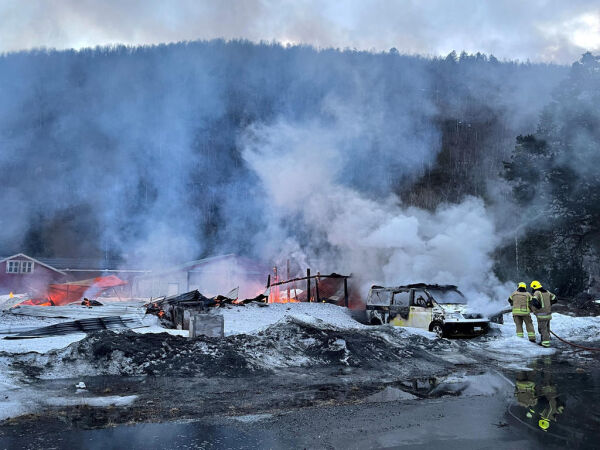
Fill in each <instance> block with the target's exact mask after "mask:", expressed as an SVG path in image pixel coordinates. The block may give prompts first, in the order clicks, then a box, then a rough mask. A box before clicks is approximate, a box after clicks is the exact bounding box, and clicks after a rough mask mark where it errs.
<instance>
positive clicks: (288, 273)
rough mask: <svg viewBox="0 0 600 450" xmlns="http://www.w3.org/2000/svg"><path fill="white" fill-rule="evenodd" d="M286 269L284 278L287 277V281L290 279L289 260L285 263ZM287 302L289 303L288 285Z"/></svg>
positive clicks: (288, 289) (288, 291) (288, 290)
mask: <svg viewBox="0 0 600 450" xmlns="http://www.w3.org/2000/svg"><path fill="white" fill-rule="evenodd" d="M286 269H287V274H286V276H287V279H288V280H289V279H290V260H289V259H288V260H287V261H286ZM287 301H288V302H289V301H290V285H289V284H288V288H287Z"/></svg>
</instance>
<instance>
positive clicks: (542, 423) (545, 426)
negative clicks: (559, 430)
mask: <svg viewBox="0 0 600 450" xmlns="http://www.w3.org/2000/svg"><path fill="white" fill-rule="evenodd" d="M538 425H539V426H540V428H541V429H542V430H544V431H546V430H547V429H548V428H550V421H549V420H548V419H540V421H539V422H538Z"/></svg>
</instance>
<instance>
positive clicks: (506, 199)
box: [0, 40, 599, 294]
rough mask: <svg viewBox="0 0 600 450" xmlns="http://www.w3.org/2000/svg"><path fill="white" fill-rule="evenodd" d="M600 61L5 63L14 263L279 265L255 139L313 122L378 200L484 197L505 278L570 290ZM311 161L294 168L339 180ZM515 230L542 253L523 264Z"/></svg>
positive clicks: (4, 156) (146, 54)
mask: <svg viewBox="0 0 600 450" xmlns="http://www.w3.org/2000/svg"><path fill="white" fill-rule="evenodd" d="M597 67H598V61H597V59H596V58H594V57H593V56H592V55H585V56H584V57H583V59H582V61H581V62H580V63H578V64H576V65H574V66H573V67H572V68H569V67H563V66H556V65H547V64H530V63H518V62H501V61H498V60H497V59H496V58H494V57H493V56H489V57H488V56H486V55H483V54H476V55H468V54H465V53H463V54H461V55H460V56H458V55H457V54H456V53H454V52H452V53H451V54H449V55H448V56H447V57H444V58H425V57H419V56H408V55H402V54H399V53H398V51H396V50H395V49H391V50H390V51H389V52H383V53H370V52H363V51H354V50H335V49H327V50H316V49H314V48H311V47H307V46H288V47H283V46H281V45H278V44H266V43H265V44H253V43H250V42H245V41H231V42H225V41H221V40H215V41H208V42H186V43H177V44H170V45H159V46H149V47H134V48H130V47H111V48H95V49H84V50H81V51H50V50H48V51H47V50H36V51H30V52H20V53H13V54H7V55H3V56H2V57H0V95H1V97H2V99H3V101H2V103H1V104H0V146H1V147H2V153H1V157H0V167H1V168H2V173H3V174H4V181H5V182H4V185H5V187H4V189H3V190H2V191H1V194H0V205H1V207H2V212H3V214H2V216H1V217H0V222H1V223H0V225H1V226H0V245H1V246H2V249H1V252H2V253H3V254H6V255H8V254H11V253H15V252H18V251H24V252H26V253H28V254H32V255H34V256H62V257H84V256H85V257H92V256H94V257H99V256H101V257H104V258H107V259H111V260H113V261H117V262H119V261H120V262H121V263H123V264H130V265H131V264H134V262H135V261H142V260H144V261H146V260H150V259H151V260H154V261H161V262H165V263H166V262H170V261H182V260H185V259H192V258H197V257H201V256H204V255H210V254H215V253H220V252H236V253H241V254H246V255H250V256H258V257H262V258H265V257H268V256H270V255H269V254H268V252H265V250H264V249H265V247H268V245H267V246H265V245H264V243H265V240H266V241H268V242H269V245H271V246H277V244H276V243H273V238H272V236H269V233H268V231H269V229H270V227H271V223H270V222H269V220H270V219H269V215H268V213H266V211H268V210H269V208H272V207H273V206H272V205H271V204H270V200H269V197H268V196H266V195H265V191H264V183H261V182H260V179H259V178H260V177H259V176H258V175H257V172H260V168H259V169H258V170H257V169H256V167H255V168H254V170H251V169H250V168H249V167H248V164H247V161H246V159H245V158H244V146H247V145H248V142H249V141H252V140H253V139H254V138H255V135H254V133H253V130H256V127H257V126H263V125H274V124H278V123H286V124H303V126H309V125H310V126H312V125H315V129H317V130H326V129H335V130H341V131H340V133H339V134H340V136H341V137H340V139H338V140H336V143H335V145H337V146H338V147H339V149H340V154H341V155H343V157H340V158H338V160H336V161H337V162H336V164H338V165H339V167H341V169H342V170H341V171H340V172H339V173H336V174H331V176H332V177H335V178H336V180H335V181H336V183H339V184H340V185H341V186H346V187H349V188H351V189H353V190H356V191H357V192H360V194H361V195H363V196H365V197H366V198H369V199H371V200H373V201H375V202H377V201H379V200H381V201H384V200H385V199H387V198H389V196H390V195H396V196H397V199H398V201H399V202H402V204H403V205H404V206H406V207H409V206H414V207H417V208H420V209H423V210H425V211H433V210H435V209H436V208H437V207H438V206H439V205H441V204H447V203H450V204H451V203H456V202H460V201H462V200H464V199H465V198H467V197H469V196H475V197H479V198H481V199H483V201H484V203H485V204H486V205H487V206H488V207H489V208H490V211H492V213H493V215H494V221H495V223H496V224H497V233H498V235H499V236H500V238H499V239H500V241H501V242H502V245H501V246H500V247H499V248H498V251H497V252H496V253H495V255H494V257H495V262H496V273H497V274H498V275H499V276H500V278H501V279H503V280H514V279H516V277H523V278H525V277H532V276H539V277H543V278H544V279H547V280H550V282H551V284H552V285H553V287H555V288H558V289H559V290H560V291H561V292H563V293H565V294H573V293H576V292H577V291H578V290H581V289H583V288H585V285H586V283H588V281H589V280H588V278H589V277H588V272H590V271H591V270H592V269H591V267H592V265H593V264H592V263H591V262H590V261H594V257H592V256H590V252H589V250H591V249H593V250H595V249H596V247H597V243H596V241H597V235H596V230H595V228H594V223H598V221H597V220H596V215H597V213H598V211H596V209H597V204H598V202H597V201H596V196H597V189H596V185H597V174H596V173H595V172H594V170H592V169H593V167H594V166H595V165H594V161H595V158H597V156H596V153H597V148H598V147H597V145H598V139H599V137H598V135H597V133H598V126H597V125H598V109H597V106H595V105H597V104H598V103H597V100H598V99H597V95H598V94H597V93H598V89H597V88H598V68H597ZM311 124H312V125H311ZM316 124H318V127H317V126H316ZM518 136H520V137H518ZM517 137H518V138H517ZM515 142H516V143H517V146H516V149H515ZM284 147H285V144H282V150H283V149H284ZM513 153H514V154H513ZM311 158H312V159H309V160H306V161H295V163H298V164H307V165H308V167H312V166H311V165H314V167H315V173H316V174H318V177H321V179H325V178H327V177H328V173H327V172H325V173H321V172H319V170H318V166H319V161H318V158H317V159H314V158H313V157H312V156H311ZM511 158H512V159H511ZM504 162H507V163H508V165H507V166H506V168H505V166H504V164H503V163H504ZM281 169H282V170H283V169H284V168H283V167H282V168H281ZM265 170H267V169H265ZM268 170H274V171H275V172H277V170H278V168H275V169H273V168H272V167H269V169H268ZM318 177H317V179H318ZM567 181H568V182H567ZM308 182H310V183H314V180H311V181H309V180H306V179H302V178H301V177H298V178H296V177H290V178H289V179H287V180H286V183H289V184H295V185H301V184H302V183H308ZM286 183H283V184H282V185H281V186H280V187H276V188H275V189H279V188H280V189H282V190H285V189H286V186H285V184H286ZM323 195H327V193H326V192H324V193H323ZM540 205H543V206H540ZM517 206H518V207H517ZM548 208H550V210H551V217H552V219H548V220H546V219H541V217H547V216H545V215H544V211H548ZM356 214H360V211H356ZM559 218H560V219H559ZM563 218H565V220H563ZM301 221H302V217H294V216H290V217H288V218H286V219H285V220H283V221H282V224H280V226H281V227H283V228H285V229H287V230H288V232H289V233H290V234H293V235H294V236H295V237H296V238H297V240H298V242H300V243H302V242H303V241H305V240H307V239H311V238H312V237H310V233H308V232H307V231H306V230H305V229H303V228H302V227H301V226H299V225H298V222H301ZM542 221H543V223H542V225H543V231H541V230H542V225H540V222H542ZM550 222H552V223H551V224H550ZM516 229H518V232H517V234H518V236H519V237H518V238H517V240H518V239H521V240H522V244H521V245H520V249H521V251H522V252H524V253H522V254H523V255H526V254H527V253H526V252H528V253H529V254H531V255H535V257H529V256H528V257H525V256H523V257H522V259H518V258H517V255H515V250H516V248H515V230H516ZM532 230H535V233H533V232H532ZM561 230H568V232H564V231H561ZM549 235H551V236H552V238H549V237H548V236H549ZM465 245H466V246H468V245H469V243H465ZM517 245H518V244H517ZM534 249H535V251H534ZM517 251H518V250H517ZM573 252H575V253H573ZM571 255H577V256H576V257H575V258H572V257H571ZM548 258H550V259H551V261H552V262H547V261H548ZM590 258H591V259H590ZM566 261H569V264H570V266H569V267H570V268H571V269H572V270H573V271H575V272H577V273H578V274H579V275H578V276H579V278H578V279H575V278H573V277H571V276H567V275H566V273H565V272H564V271H563V268H564V263H565V262H566ZM586 261H587V262H588V263H586ZM515 262H516V263H517V264H515ZM585 264H588V265H587V266H585ZM517 266H519V267H517ZM584 266H585V267H584ZM541 267H543V270H542V269H541ZM571 269H570V270H571ZM594 270H595V269H594ZM565 276H567V277H568V278H569V280H571V281H569V282H566V281H564V280H563V278H564V277H565ZM569 283H570V284H569Z"/></svg>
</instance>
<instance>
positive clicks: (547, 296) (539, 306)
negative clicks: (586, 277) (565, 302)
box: [531, 281, 557, 347]
mask: <svg viewBox="0 0 600 450" xmlns="http://www.w3.org/2000/svg"><path fill="white" fill-rule="evenodd" d="M531 289H533V299H532V300H531V310H532V311H533V313H534V314H535V317H536V319H537V324H538V332H539V333H540V336H541V339H542V342H541V343H540V344H541V345H542V347H550V320H552V305H553V304H554V303H556V301H557V300H556V295H554V294H553V293H552V292H550V291H547V290H546V289H544V287H543V286H542V284H541V283H540V282H539V281H532V282H531Z"/></svg>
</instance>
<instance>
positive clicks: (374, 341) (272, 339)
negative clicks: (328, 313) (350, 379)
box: [15, 317, 452, 378]
mask: <svg viewBox="0 0 600 450" xmlns="http://www.w3.org/2000/svg"><path fill="white" fill-rule="evenodd" d="M449 345H452V344H451V343H447V342H443V341H441V340H429V339H427V338H425V337H422V336H418V335H411V334H410V333H408V332H406V331H404V330H399V329H393V328H384V329H361V330H344V329H340V328H337V327H332V326H331V325H328V324H324V323H322V322H321V321H319V320H313V321H303V320H300V319H298V318H295V317H287V318H286V319H285V320H282V321H280V322H278V323H276V324H274V325H272V326H270V327H268V328H266V329H265V330H263V331H262V332H259V333H257V334H254V335H245V334H242V335H236V336H228V337H225V338H208V337H200V338H197V339H186V338H183V337H180V336H172V335H169V334H167V333H160V334H153V335H140V334H137V333H135V332H131V331H126V332H123V333H113V332H111V331H103V332H99V333H94V334H91V335H89V336H88V338H86V339H84V340H82V341H79V342H76V343H73V344H71V345H70V346H68V347H66V348H64V349H61V350H57V351H54V352H50V353H47V354H43V355H39V354H25V355H19V357H18V359H19V363H18V364H17V365H15V367H21V368H27V369H28V373H32V371H31V370H30V369H35V371H34V372H36V373H39V374H40V376H41V377H43V378H55V377H61V376H62V377H64V375H65V374H69V376H71V377H72V376H93V375H157V376H183V377H215V376H226V377H243V376H248V375H251V374H258V373H264V372H273V371H277V370H278V369H286V368H298V367H306V368H316V367H328V368H335V367H348V366H349V367H361V368H377V369H378V370H380V371H384V370H385V368H386V367H387V368H390V370H391V371H392V372H394V373H396V374H400V375H406V376H416V375H417V374H418V373H423V371H426V372H428V373H433V372H439V371H442V370H445V369H446V368H447V367H448V363H446V362H444V361H443V360H442V359H441V358H437V357H436V356H434V354H432V351H434V350H436V349H437V348H438V347H445V346H449Z"/></svg>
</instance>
